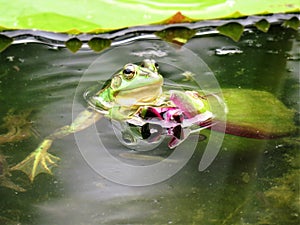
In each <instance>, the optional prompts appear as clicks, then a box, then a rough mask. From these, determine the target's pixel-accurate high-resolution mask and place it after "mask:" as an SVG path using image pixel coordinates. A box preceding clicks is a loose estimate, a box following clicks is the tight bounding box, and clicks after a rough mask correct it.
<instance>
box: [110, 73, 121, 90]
mask: <svg viewBox="0 0 300 225" xmlns="http://www.w3.org/2000/svg"><path fill="white" fill-rule="evenodd" d="M121 83H122V79H121V77H119V76H115V77H114V78H113V79H112V80H111V84H110V86H111V88H113V89H116V88H118V87H120V85H121Z"/></svg>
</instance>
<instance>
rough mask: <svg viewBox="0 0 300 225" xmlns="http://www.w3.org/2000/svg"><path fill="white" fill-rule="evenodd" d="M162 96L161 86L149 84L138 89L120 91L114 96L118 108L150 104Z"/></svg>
mask: <svg viewBox="0 0 300 225" xmlns="http://www.w3.org/2000/svg"><path fill="white" fill-rule="evenodd" d="M161 95H162V86H161V85H157V84H151V85H147V86H142V87H139V88H132V89H127V90H122V91H120V92H118V93H117V94H116V96H115V100H114V101H115V103H116V104H117V105H120V106H133V105H140V104H145V103H148V104H152V103H153V102H154V101H156V100H157V99H158V98H159V97H160V96H161Z"/></svg>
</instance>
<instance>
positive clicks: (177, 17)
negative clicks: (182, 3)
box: [162, 12, 193, 24]
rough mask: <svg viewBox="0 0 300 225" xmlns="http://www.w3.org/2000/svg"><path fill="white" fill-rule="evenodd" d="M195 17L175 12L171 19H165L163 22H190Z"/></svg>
mask: <svg viewBox="0 0 300 225" xmlns="http://www.w3.org/2000/svg"><path fill="white" fill-rule="evenodd" d="M192 21H193V19H191V18H188V17H186V16H184V15H183V14H182V13H181V12H177V13H175V14H174V15H173V16H171V17H170V18H169V19H166V20H164V21H163V22H162V23H163V24H173V23H190V22H192Z"/></svg>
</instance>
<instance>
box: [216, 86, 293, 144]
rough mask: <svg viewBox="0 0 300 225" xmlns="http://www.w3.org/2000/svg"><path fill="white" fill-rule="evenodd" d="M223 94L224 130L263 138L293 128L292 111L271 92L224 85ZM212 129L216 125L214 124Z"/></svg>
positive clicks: (275, 135)
mask: <svg viewBox="0 0 300 225" xmlns="http://www.w3.org/2000/svg"><path fill="white" fill-rule="evenodd" d="M223 95H224V99H225V102H226V104H227V107H228V115H227V121H226V133H228V134H233V135H237V136H243V137H250V138H258V139H267V138H276V137H281V136H285V135H288V134H291V133H294V132H296V129H297V128H296V126H295V124H294V122H293V120H294V116H295V111H294V110H291V109H288V108H287V107H286V106H285V105H284V104H283V103H282V102H281V101H279V100H278V99H277V98H276V97H275V96H274V95H272V94H271V93H269V92H266V91H257V90H247V89H245V90H242V89H224V90H223ZM223 122H224V121H223ZM214 129H218V125H216V126H215V127H214Z"/></svg>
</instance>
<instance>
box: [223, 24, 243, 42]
mask: <svg viewBox="0 0 300 225" xmlns="http://www.w3.org/2000/svg"><path fill="white" fill-rule="evenodd" d="M217 30H218V31H219V32H220V34H223V35H225V36H227V37H230V38H231V39H232V40H234V41H238V40H239V39H240V37H241V36H242V34H243V31H244V27H243V25H241V24H239V23H236V22H232V23H227V24H224V25H222V26H220V27H218V28H217Z"/></svg>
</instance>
